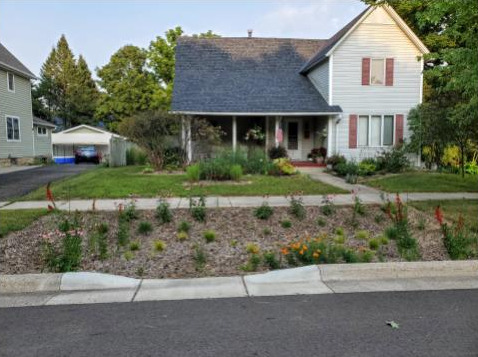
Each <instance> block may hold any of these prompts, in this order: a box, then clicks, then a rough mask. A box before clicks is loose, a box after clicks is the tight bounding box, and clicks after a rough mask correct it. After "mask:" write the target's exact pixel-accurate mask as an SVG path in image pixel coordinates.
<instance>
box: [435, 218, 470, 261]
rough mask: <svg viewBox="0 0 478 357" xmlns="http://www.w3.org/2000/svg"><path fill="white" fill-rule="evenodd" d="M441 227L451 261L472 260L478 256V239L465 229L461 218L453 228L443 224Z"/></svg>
mask: <svg viewBox="0 0 478 357" xmlns="http://www.w3.org/2000/svg"><path fill="white" fill-rule="evenodd" d="M441 227H442V231H443V237H444V239H443V240H444V244H445V248H446V250H447V251H448V255H449V256H450V258H451V259H453V260H457V259H470V258H474V257H476V256H477V253H478V252H477V251H476V249H477V248H478V237H477V236H476V235H474V234H472V233H471V232H470V231H469V230H468V229H466V228H465V226H464V223H463V221H462V219H461V218H460V220H459V222H458V223H457V224H454V225H453V226H452V227H449V226H448V225H447V224H442V225H441ZM473 247H475V249H473Z"/></svg>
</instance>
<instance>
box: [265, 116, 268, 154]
mask: <svg viewBox="0 0 478 357" xmlns="http://www.w3.org/2000/svg"><path fill="white" fill-rule="evenodd" d="M265 120H266V145H265V146H266V147H265V151H266V153H267V150H268V149H269V117H266V119H265Z"/></svg>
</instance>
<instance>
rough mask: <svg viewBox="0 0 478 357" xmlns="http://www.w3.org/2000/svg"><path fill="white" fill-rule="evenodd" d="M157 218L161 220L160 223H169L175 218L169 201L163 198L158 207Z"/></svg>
mask: <svg viewBox="0 0 478 357" xmlns="http://www.w3.org/2000/svg"><path fill="white" fill-rule="evenodd" d="M156 218H157V219H158V220H159V224H165V223H169V222H171V221H172V220H173V212H172V211H171V209H170V208H169V203H167V202H166V201H164V200H161V201H160V202H159V204H158V207H156Z"/></svg>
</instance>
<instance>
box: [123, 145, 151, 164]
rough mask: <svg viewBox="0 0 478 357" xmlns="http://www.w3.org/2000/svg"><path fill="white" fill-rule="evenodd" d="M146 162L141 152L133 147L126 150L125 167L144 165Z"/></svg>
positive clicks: (146, 159) (145, 155)
mask: <svg viewBox="0 0 478 357" xmlns="http://www.w3.org/2000/svg"><path fill="white" fill-rule="evenodd" d="M147 161H148V156H147V154H146V153H145V152H144V151H143V150H141V149H139V148H135V147H132V148H130V149H127V150H126V165H128V166H130V165H146V162H147Z"/></svg>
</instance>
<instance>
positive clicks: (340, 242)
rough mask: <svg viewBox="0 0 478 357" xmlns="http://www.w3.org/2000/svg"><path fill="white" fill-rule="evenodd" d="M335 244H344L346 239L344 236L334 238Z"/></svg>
mask: <svg viewBox="0 0 478 357" xmlns="http://www.w3.org/2000/svg"><path fill="white" fill-rule="evenodd" d="M334 242H335V243H337V244H344V243H345V237H344V236H343V235H338V236H336V237H335V238H334Z"/></svg>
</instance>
